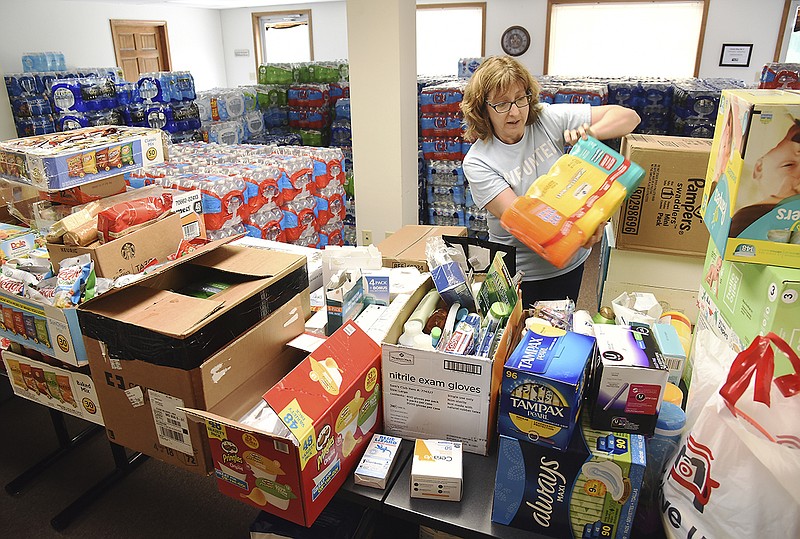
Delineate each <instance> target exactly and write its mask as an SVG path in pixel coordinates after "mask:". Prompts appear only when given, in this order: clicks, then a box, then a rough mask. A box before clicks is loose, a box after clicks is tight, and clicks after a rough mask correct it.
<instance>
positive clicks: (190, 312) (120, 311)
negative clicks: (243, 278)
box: [84, 285, 225, 337]
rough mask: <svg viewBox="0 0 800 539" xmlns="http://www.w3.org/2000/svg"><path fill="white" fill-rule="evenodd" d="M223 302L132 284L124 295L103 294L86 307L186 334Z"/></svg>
mask: <svg viewBox="0 0 800 539" xmlns="http://www.w3.org/2000/svg"><path fill="white" fill-rule="evenodd" d="M176 296H180V299H181V301H179V302H178V301H175V297H176ZM224 305H225V303H224V302H220V301H214V300H212V299H198V298H193V297H191V296H184V295H181V294H176V293H175V292H170V291H168V290H158V289H155V288H149V287H146V286H133V285H132V286H130V287H128V292H127V293H125V294H121V295H116V296H114V297H113V298H110V297H108V295H107V294H104V295H102V296H100V298H98V299H97V300H96V301H93V302H91V304H90V305H87V306H86V307H85V308H84V310H86V311H89V312H92V313H94V314H98V315H100V316H104V317H107V318H112V319H115V320H119V321H121V322H124V323H126V324H131V325H135V326H139V327H143V328H145V329H149V330H151V331H154V332H157V333H162V334H164V335H170V336H173V337H183V336H185V335H187V334H190V333H191V332H192V328H194V326H195V325H196V324H198V323H199V322H200V321H202V320H204V319H205V318H207V317H208V316H210V315H211V314H213V313H214V312H216V311H218V310H219V309H221V308H222V307H223V306H224Z"/></svg>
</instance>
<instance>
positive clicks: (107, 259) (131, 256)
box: [47, 213, 183, 279]
mask: <svg viewBox="0 0 800 539" xmlns="http://www.w3.org/2000/svg"><path fill="white" fill-rule="evenodd" d="M182 240H183V229H182V228H181V217H180V215H178V214H177V213H173V214H170V215H167V216H166V217H164V218H163V219H159V220H158V221H156V222H154V223H151V224H149V225H147V226H146V227H144V228H141V229H139V230H137V231H136V232H131V233H130V234H127V235H125V236H123V237H121V238H117V239H115V240H113V241H110V242H108V243H100V242H99V241H97V242H94V243H92V244H91V245H87V246H86V247H81V246H80V245H62V244H59V243H48V244H47V252H48V253H50V261H51V262H52V264H53V267H54V268H58V264H59V263H60V262H61V261H62V260H64V259H65V258H71V257H74V256H78V255H82V254H84V253H89V255H90V256H91V257H92V260H93V261H94V271H95V274H96V275H97V276H98V277H106V278H108V279H116V278H117V277H119V276H121V275H129V274H136V273H140V272H142V271H144V269H145V268H147V267H148V266H150V265H152V264H153V263H155V261H158V262H166V261H167V257H168V256H170V255H172V254H174V253H175V252H176V251H177V250H178V247H179V246H180V243H181V241H182Z"/></svg>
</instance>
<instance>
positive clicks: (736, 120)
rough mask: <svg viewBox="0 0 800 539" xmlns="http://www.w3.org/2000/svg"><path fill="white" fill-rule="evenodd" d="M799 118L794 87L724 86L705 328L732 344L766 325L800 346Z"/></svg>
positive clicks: (783, 369) (782, 369)
mask: <svg viewBox="0 0 800 539" xmlns="http://www.w3.org/2000/svg"><path fill="white" fill-rule="evenodd" d="M781 69H784V68H783V67H781ZM798 117H800V95H798V94H796V93H795V92H793V91H791V90H789V91H784V90H726V91H723V93H722V98H721V101H720V107H719V113H718V116H717V127H716V131H715V133H714V141H713V145H712V148H711V157H710V159H709V162H708V169H707V175H706V185H705V190H704V191H703V201H702V215H703V219H704V221H705V223H706V226H707V227H708V229H709V231H710V233H711V241H710V242H709V244H708V249H707V252H706V256H705V263H704V265H703V277H702V280H701V282H702V287H701V289H700V305H701V312H700V315H699V317H698V321H697V326H698V327H703V328H705V329H710V330H711V331H712V334H713V335H715V337H716V338H717V339H719V340H720V341H722V342H723V343H726V345H727V346H728V348H729V349H731V350H733V351H739V350H741V349H743V348H744V347H746V346H748V345H749V344H750V342H751V341H752V340H753V338H754V337H755V336H756V335H759V334H761V335H763V334H766V333H768V332H774V333H776V334H777V335H778V336H780V337H781V338H783V339H784V340H785V341H786V342H787V343H789V345H790V346H791V347H792V348H793V349H795V350H798V349H800V340H799V338H800V337H799V336H800V331H798V330H799V329H800V322H798V321H800V316H798V314H800V312H798V307H797V305H798V302H797V301H796V300H797V297H798V295H800V232H798V231H797V221H798V218H800V196H798V188H799V187H800V179H798V176H797V174H796V173H794V172H793V170H794V168H787V167H784V166H781V165H782V164H785V163H786V156H787V155H794V153H795V150H794V148H795V147H796V146H797V143H796V142H794V138H796V133H798V127H797V123H796V118H798ZM695 344H696V343H695ZM784 362H785V358H784V357H783V356H782V355H781V354H777V355H776V367H775V376H780V375H781V374H787V373H788V372H789V370H790V369H791V367H790V366H789V365H788V364H787V363H784ZM691 372H692V369H687V370H686V371H685V372H684V379H685V381H686V383H687V385H688V384H689V383H690V381H691Z"/></svg>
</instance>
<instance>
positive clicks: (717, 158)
mask: <svg viewBox="0 0 800 539" xmlns="http://www.w3.org/2000/svg"><path fill="white" fill-rule="evenodd" d="M798 118H800V94H797V93H795V92H786V91H782V90H723V91H722V96H721V98H720V102H719V112H718V114H717V121H716V127H715V130H714V141H713V143H712V146H711V155H710V157H709V160H708V169H707V171H706V185H705V188H704V191H703V202H702V208H701V211H702V212H703V220H704V221H705V223H706V226H707V227H708V229H709V231H710V233H711V239H712V240H713V242H714V245H715V246H716V248H717V250H718V251H719V252H720V253H721V254H722V256H723V258H724V259H725V260H732V261H738V262H748V263H754V264H764V265H769V266H784V267H792V268H800V231H798V230H797V224H796V223H797V221H798V219H800V176H799V175H798V174H797V173H796V172H795V168H796V167H795V166H794V165H793V163H794V161H795V159H796V153H797V147H798V146H797V144H798V143H797V142H796V140H798V136H799V135H800V124H798V122H797V119H798ZM787 164H789V165H791V166H787Z"/></svg>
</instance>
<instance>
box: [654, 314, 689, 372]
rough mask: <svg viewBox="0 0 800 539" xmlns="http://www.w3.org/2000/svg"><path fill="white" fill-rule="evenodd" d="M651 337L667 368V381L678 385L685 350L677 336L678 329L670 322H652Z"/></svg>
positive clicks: (683, 363)
mask: <svg viewBox="0 0 800 539" xmlns="http://www.w3.org/2000/svg"><path fill="white" fill-rule="evenodd" d="M653 337H655V339H656V344H658V349H659V350H661V355H662V356H663V357H664V363H666V364H667V368H668V369H669V377H668V378H667V381H668V382H670V383H672V384H675V385H678V383H679V382H680V381H681V375H682V374H683V366H684V365H685V364H686V351H685V350H684V349H683V345H682V344H681V341H680V339H679V338H678V330H676V329H675V326H673V325H672V324H653Z"/></svg>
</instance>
